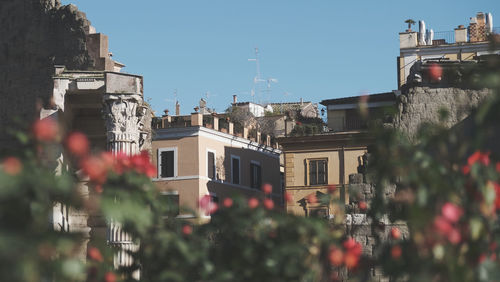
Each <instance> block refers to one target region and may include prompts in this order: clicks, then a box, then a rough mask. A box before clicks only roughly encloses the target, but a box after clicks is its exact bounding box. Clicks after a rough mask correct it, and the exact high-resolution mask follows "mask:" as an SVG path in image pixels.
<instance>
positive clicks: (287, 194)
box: [285, 192, 293, 203]
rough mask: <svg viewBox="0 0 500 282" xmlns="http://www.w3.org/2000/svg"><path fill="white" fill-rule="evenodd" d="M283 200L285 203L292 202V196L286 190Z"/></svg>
mask: <svg viewBox="0 0 500 282" xmlns="http://www.w3.org/2000/svg"><path fill="white" fill-rule="evenodd" d="M285 201H286V202H287V203H292V202H293V196H292V194H290V193H288V192H285Z"/></svg>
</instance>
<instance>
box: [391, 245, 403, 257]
mask: <svg viewBox="0 0 500 282" xmlns="http://www.w3.org/2000/svg"><path fill="white" fill-rule="evenodd" d="M402 254H403V250H402V249H401V247H400V246H399V245H395V246H393V247H392V248H391V257H392V258H393V259H399V258H400V257H401V255H402Z"/></svg>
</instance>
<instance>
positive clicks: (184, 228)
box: [182, 225, 193, 235]
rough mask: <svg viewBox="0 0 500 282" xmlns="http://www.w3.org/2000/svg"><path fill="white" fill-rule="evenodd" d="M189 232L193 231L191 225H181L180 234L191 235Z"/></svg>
mask: <svg viewBox="0 0 500 282" xmlns="http://www.w3.org/2000/svg"><path fill="white" fill-rule="evenodd" d="M191 233H193V227H191V225H184V226H182V234H184V235H191Z"/></svg>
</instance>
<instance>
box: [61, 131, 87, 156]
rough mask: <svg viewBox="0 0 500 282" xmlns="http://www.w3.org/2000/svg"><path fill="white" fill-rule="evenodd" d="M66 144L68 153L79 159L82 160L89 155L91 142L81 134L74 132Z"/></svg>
mask: <svg viewBox="0 0 500 282" xmlns="http://www.w3.org/2000/svg"><path fill="white" fill-rule="evenodd" d="M65 143H66V148H67V149H68V151H69V152H70V153H71V154H73V155H75V156H77V157H80V158H82V157H85V156H86V155H87V154H88V153H89V140H88V139H87V136H86V135H85V134H83V133H81V132H73V133H71V134H70V135H68V137H67V138H66V142H65Z"/></svg>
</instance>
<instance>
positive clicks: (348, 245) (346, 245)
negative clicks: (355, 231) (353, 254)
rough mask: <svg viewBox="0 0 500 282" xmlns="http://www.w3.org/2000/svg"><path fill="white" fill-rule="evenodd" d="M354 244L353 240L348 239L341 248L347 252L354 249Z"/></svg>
mask: <svg viewBox="0 0 500 282" xmlns="http://www.w3.org/2000/svg"><path fill="white" fill-rule="evenodd" d="M356 243H357V242H356V240H354V239H353V238H349V239H347V240H345V241H344V243H342V246H344V249H346V250H349V249H352V248H354V247H356Z"/></svg>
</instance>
